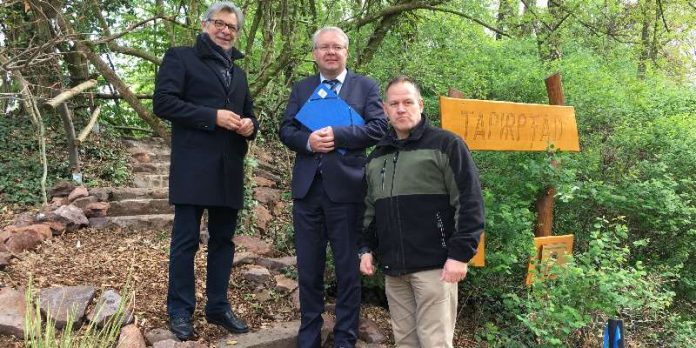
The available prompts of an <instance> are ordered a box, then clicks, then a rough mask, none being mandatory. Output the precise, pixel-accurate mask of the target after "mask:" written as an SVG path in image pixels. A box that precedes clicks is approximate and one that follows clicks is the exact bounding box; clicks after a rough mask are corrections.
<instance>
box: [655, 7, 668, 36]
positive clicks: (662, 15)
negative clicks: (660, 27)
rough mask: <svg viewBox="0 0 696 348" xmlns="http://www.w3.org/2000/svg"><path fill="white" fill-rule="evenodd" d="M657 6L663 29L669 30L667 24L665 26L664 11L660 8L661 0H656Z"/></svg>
mask: <svg viewBox="0 0 696 348" xmlns="http://www.w3.org/2000/svg"><path fill="white" fill-rule="evenodd" d="M657 8H658V10H659V11H660V17H662V24H664V25H665V30H667V32H669V26H667V19H665V11H663V10H662V0H657Z"/></svg>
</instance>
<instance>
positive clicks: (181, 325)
mask: <svg viewBox="0 0 696 348" xmlns="http://www.w3.org/2000/svg"><path fill="white" fill-rule="evenodd" d="M169 330H170V331H171V332H172V333H173V334H174V336H176V338H178V339H180V340H182V341H188V340H190V339H192V338H193V324H192V323H191V318H189V317H184V316H173V317H169Z"/></svg>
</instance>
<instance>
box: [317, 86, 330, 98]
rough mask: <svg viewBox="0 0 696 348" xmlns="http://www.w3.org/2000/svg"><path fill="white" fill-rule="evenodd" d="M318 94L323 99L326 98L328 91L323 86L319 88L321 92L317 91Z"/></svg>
mask: <svg viewBox="0 0 696 348" xmlns="http://www.w3.org/2000/svg"><path fill="white" fill-rule="evenodd" d="M317 94H318V95H319V96H320V97H321V99H324V98H326V95H327V94H328V93H326V91H325V90H324V89H323V88H322V89H320V90H319V92H317Z"/></svg>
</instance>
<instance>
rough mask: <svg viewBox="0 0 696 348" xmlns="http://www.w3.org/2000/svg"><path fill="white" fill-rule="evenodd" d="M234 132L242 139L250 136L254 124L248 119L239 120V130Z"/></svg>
mask: <svg viewBox="0 0 696 348" xmlns="http://www.w3.org/2000/svg"><path fill="white" fill-rule="evenodd" d="M235 132H237V134H239V135H241V136H243V137H248V136H250V135H251V133H254V122H251V119H250V118H243V119H241V120H239V128H237V130H236V131H235Z"/></svg>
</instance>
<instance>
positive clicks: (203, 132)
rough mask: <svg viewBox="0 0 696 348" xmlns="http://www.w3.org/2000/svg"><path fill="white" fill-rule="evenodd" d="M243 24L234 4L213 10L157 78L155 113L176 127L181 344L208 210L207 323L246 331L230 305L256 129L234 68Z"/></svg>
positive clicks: (172, 291) (175, 303)
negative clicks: (248, 162)
mask: <svg viewBox="0 0 696 348" xmlns="http://www.w3.org/2000/svg"><path fill="white" fill-rule="evenodd" d="M243 19H244V18H243V15H242V13H241V11H240V10H239V8H238V7H237V6H235V5H234V4H232V3H230V2H217V3H214V4H212V5H211V6H210V7H209V8H208V11H207V13H206V15H205V19H204V20H203V21H202V28H203V32H202V33H201V34H199V35H198V37H197V39H196V43H195V45H194V47H175V48H171V49H169V50H168V51H167V53H166V54H165V56H164V59H163V60H162V65H161V66H160V70H159V73H158V75H157V82H156V87H155V94H154V99H153V110H154V112H155V114H156V115H157V116H158V117H161V118H163V119H166V120H168V121H170V122H171V125H172V144H171V148H172V152H171V167H170V175H169V200H170V202H171V203H172V204H173V205H174V206H175V210H174V226H173V228H172V239H171V247H170V256H169V290H168V293H167V312H168V314H169V324H170V329H171V330H172V332H173V333H174V334H175V335H176V336H177V337H178V338H179V339H182V340H187V339H190V338H192V337H193V324H192V316H193V312H194V309H195V306H196V297H195V280H194V267H193V260H194V257H195V254H196V251H197V250H198V244H199V235H200V221H201V216H202V214H203V211H204V210H208V231H209V233H210V240H209V241H208V265H207V282H206V295H207V300H208V301H207V303H206V306H205V313H206V319H207V320H208V322H211V323H214V324H218V325H222V326H223V327H225V328H226V329H227V330H229V331H231V332H234V333H241V332H246V331H248V327H247V325H246V323H245V322H244V321H243V320H241V319H239V318H237V317H236V316H235V315H234V313H233V312H232V310H231V308H230V303H229V301H228V299H227V289H228V283H229V279H230V271H231V268H232V260H233V258H234V243H233V242H232V237H233V235H234V231H235V228H236V224H237V213H238V211H239V209H240V208H242V205H243V192H244V182H243V181H244V156H245V155H246V153H247V142H248V141H249V140H251V139H253V138H254V137H255V136H256V132H257V130H258V122H257V121H256V118H255V117H254V111H253V103H252V99H251V96H250V94H249V87H248V83H247V78H246V73H245V72H244V71H243V70H242V69H240V68H239V66H237V65H236V64H235V63H234V61H235V60H237V59H241V58H242V57H243V54H242V53H241V52H239V51H238V50H237V49H236V48H234V47H233V44H234V42H235V41H236V39H237V38H238V35H239V30H240V29H241V26H242V23H243Z"/></svg>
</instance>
